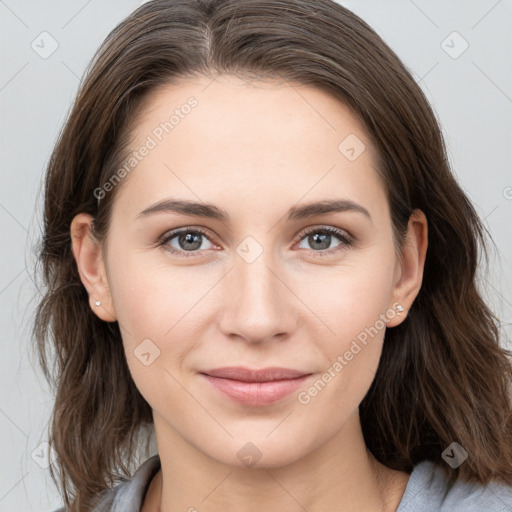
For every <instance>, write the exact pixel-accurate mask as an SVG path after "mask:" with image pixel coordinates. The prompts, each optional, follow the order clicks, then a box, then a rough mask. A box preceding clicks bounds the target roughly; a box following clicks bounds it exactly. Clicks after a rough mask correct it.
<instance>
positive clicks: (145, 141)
mask: <svg viewBox="0 0 512 512" xmlns="http://www.w3.org/2000/svg"><path fill="white" fill-rule="evenodd" d="M144 147H146V148H149V149H144ZM130 149H131V150H132V151H134V152H136V153H137V152H138V153H139V157H138V161H137V163H136V166H135V167H134V171H133V172H131V173H130V176H129V180H128V181H133V182H134V183H135V188H136V189H137V190H136V192H137V194H138V195H139V196H143V195H144V194H146V195H151V197H147V198H146V199H147V200H148V201H149V200H154V199H155V197H154V193H155V191H156V192H158V194H161V195H162V196H163V195H165V193H169V192H170V191H174V195H176V192H177V193H178V195H181V196H184V197H187V196H188V197H190V196H191V193H192V194H194V193H195V195H196V196H198V197H201V198H203V196H205V195H210V196H211V195H212V194H211V193H212V192H213V191H214V192H215V197H220V196H222V195H226V196H227V195H228V192H229V191H238V192H239V195H240V194H242V192H243V191H251V192H252V193H254V194H257V195H260V196H261V195H262V194H263V195H264V194H265V193H268V192H269V190H270V189H271V190H272V191H273V193H277V192H281V193H282V194H288V195H289V196H290V199H291V200H292V201H295V202H296V201H299V200H300V198H301V197H302V196H304V195H306V194H311V196H310V197H308V199H314V197H313V196H314V195H315V194H324V195H325V193H326V192H331V191H333V190H334V189H338V190H336V192H338V193H337V194H335V195H336V196H339V194H343V193H345V195H352V196H353V197H352V198H353V199H357V197H356V196H358V195H361V194H362V193H363V192H364V190H363V189H366V191H367V192H372V191H373V192H375V193H379V190H378V189H382V188H383V186H382V183H380V180H379V178H378V175H377V173H376V170H375V168H374V165H375V164H374V162H375V159H374V157H373V154H374V150H373V148H372V145H371V141H370V140H369V138H368V136H367V134H366V132H365V130H364V127H363V126H362V123H361V122H360V121H359V119H358V118H357V116H356V115H355V114H354V113H353V112H352V111H351V109H350V108H349V107H348V106H347V105H345V104H344V103H343V102H341V101H340V100H338V99H337V98H335V97H334V96H333V95H331V94H329V93H327V92H325V91H323V90H321V89H318V88H315V87H311V86H305V85H301V84H296V83H290V82H284V81H279V82H278V81H268V80H267V81H254V80H251V81H247V80H243V79H241V78H238V77H234V76H232V75H220V76H217V77H215V78H210V77H196V78H190V79H186V80H183V81H181V82H178V83H174V84H169V85H165V86H162V87H159V88H158V89H156V90H153V91H151V92H150V93H149V95H148V96H147V97H146V98H145V99H144V101H143V103H141V105H140V107H139V115H138V116H137V118H136V122H134V123H133V126H132V127H131V139H130ZM140 153H144V155H143V156H142V157H140ZM167 186H168V190H166V187H167ZM380 192H381V193H382V192H383V191H382V190H380ZM200 193H201V194H200ZM244 193H245V192H244ZM196 199H197V197H196ZM204 199H205V200H206V198H204ZM359 199H360V200H361V198H359Z"/></svg>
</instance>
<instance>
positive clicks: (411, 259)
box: [387, 209, 428, 327]
mask: <svg viewBox="0 0 512 512" xmlns="http://www.w3.org/2000/svg"><path fill="white" fill-rule="evenodd" d="M427 246H428V223H427V218H426V217H425V214H424V213H423V212H422V211H421V210H419V209H416V210H414V211H413V213H412V215H411V217H410V218H409V223H408V225H407V233H406V236H405V239H404V243H403V247H402V258H401V260H400V261H399V262H398V263H397V266H398V278H397V281H396V283H395V285H394V288H393V295H392V302H391V304H390V306H389V307H390V309H392V310H393V311H395V313H396V315H395V316H394V317H393V318H390V319H389V320H388V322H387V326H388V327H394V326H395V325H399V324H401V323H402V322H403V321H404V319H405V318H406V317H407V312H408V311H409V309H410V308H411V306H412V303H413V302H414V299H415V298H416V296H417V295H418V293H419V291H420V288H421V283H422V281H423V269H424V266H425V257H426V254H427ZM397 304H400V305H401V306H402V307H403V311H399V310H396V309H395V308H396V307H397Z"/></svg>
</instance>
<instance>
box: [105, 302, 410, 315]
mask: <svg viewBox="0 0 512 512" xmlns="http://www.w3.org/2000/svg"><path fill="white" fill-rule="evenodd" d="M96 304H97V303H96ZM395 309H396V310H397V311H398V312H399V313H403V312H404V311H405V309H404V307H403V306H402V305H401V304H397V305H396V306H395Z"/></svg>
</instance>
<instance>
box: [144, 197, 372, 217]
mask: <svg viewBox="0 0 512 512" xmlns="http://www.w3.org/2000/svg"><path fill="white" fill-rule="evenodd" d="M162 212H167V213H178V214H183V215H190V216H193V217H205V218H210V219H216V220H219V221H221V222H228V221H229V214H228V213H227V212H226V211H225V210H222V209H220V208H218V207H217V206H215V205H213V204H208V203H197V202H194V201H189V200H178V199H164V200H163V201H159V202H158V203H155V204H153V205H151V206H149V207H148V208H146V209H145V210H143V211H141V212H140V213H139V214H138V215H137V216H136V219H140V218H144V217H147V216H150V215H153V214H155V213H162ZM340 212H357V213H362V214H363V215H365V216H366V217H368V219H370V221H371V219H372V217H371V215H370V212H369V211H368V210H367V209H366V208H364V207H363V206H361V205H360V204H358V203H356V202H354V201H352V200H350V199H329V200H324V201H318V202H313V203H307V204H304V205H301V206H293V207H292V208H290V209H289V210H288V220H300V219H305V218H309V217H314V216H316V215H325V214H329V213H340Z"/></svg>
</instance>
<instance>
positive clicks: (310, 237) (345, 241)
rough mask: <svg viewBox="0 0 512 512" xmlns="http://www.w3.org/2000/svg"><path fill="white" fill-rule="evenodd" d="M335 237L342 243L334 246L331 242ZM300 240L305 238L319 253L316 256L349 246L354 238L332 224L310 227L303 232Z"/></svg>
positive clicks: (314, 250)
mask: <svg viewBox="0 0 512 512" xmlns="http://www.w3.org/2000/svg"><path fill="white" fill-rule="evenodd" d="M335 238H337V239H338V240H340V243H339V244H337V245H335V246H334V248H333V247H332V246H331V243H332V242H333V241H334V239H335ZM299 240H300V241H302V240H305V241H306V242H307V243H308V244H310V247H312V249H313V252H316V253H319V254H315V256H324V255H326V254H332V253H334V252H338V251H341V250H343V249H346V248H347V247H348V246H350V245H352V238H351V237H350V236H349V235H348V233H346V232H345V231H342V230H341V229H338V228H334V227H332V226H323V227H313V228H309V229H308V230H306V231H305V232H303V233H301V236H300V239H299ZM301 248H304V247H301ZM306 249H307V247H306ZM324 253H326V254H324Z"/></svg>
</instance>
